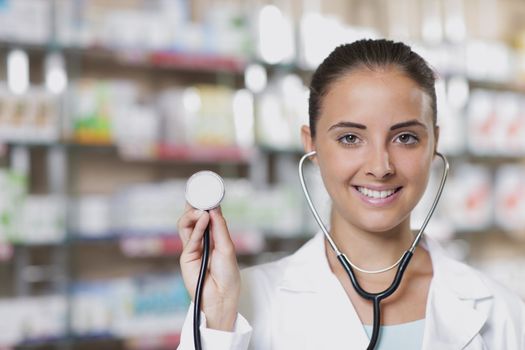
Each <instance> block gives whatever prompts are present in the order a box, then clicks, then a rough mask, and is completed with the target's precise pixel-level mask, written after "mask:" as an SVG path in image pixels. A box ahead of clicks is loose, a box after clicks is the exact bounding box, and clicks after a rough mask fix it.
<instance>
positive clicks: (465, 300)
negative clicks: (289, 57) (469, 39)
mask: <svg viewBox="0 0 525 350" xmlns="http://www.w3.org/2000/svg"><path fill="white" fill-rule="evenodd" d="M434 82H435V77H434V73H433V71H432V70H431V69H430V68H429V67H428V65H427V64H426V62H425V61H424V60H423V59H422V58H421V57H420V56H418V55H417V54H416V53H414V52H413V51H411V49H410V48H409V47H408V46H406V45H404V44H402V43H396V42H392V41H387V40H361V41H357V42H354V43H352V44H347V45H342V46H339V47H337V48H336V49H335V50H334V51H333V52H332V53H331V54H330V55H329V56H328V57H327V58H326V59H325V61H324V62H323V63H322V64H321V65H320V66H319V68H318V69H317V70H316V72H315V73H314V75H313V77H312V82H311V86H310V100H309V114H310V126H309V127H307V126H303V128H302V130H301V134H302V139H303V143H304V148H305V151H306V152H310V151H313V150H315V151H316V152H317V153H316V155H315V156H314V157H313V161H314V162H315V163H316V164H317V165H318V167H319V169H320V172H321V176H322V179H323V182H324V185H325V187H326V189H327V191H328V193H329V195H330V197H331V199H332V210H331V215H330V222H329V227H330V234H331V236H332V237H333V240H334V241H335V243H336V244H337V246H338V247H339V249H340V250H341V251H342V252H343V253H345V254H346V256H347V257H348V258H349V259H350V260H351V261H352V262H353V263H354V264H355V265H357V266H359V267H361V268H363V269H367V270H378V269H382V268H384V267H385V266H390V265H392V263H394V262H395V261H397V260H398V259H399V257H400V256H401V255H402V254H403V252H404V251H406V250H407V249H408V248H409V247H410V245H411V243H412V240H413V238H414V236H413V233H412V232H411V230H410V213H411V211H412V209H413V208H414V207H415V206H416V204H417V203H418V201H419V200H420V198H421V197H422V195H423V193H424V191H425V188H426V186H427V182H428V178H429V174H430V166H431V163H432V161H433V159H434V158H435V153H436V148H437V142H438V138H439V127H438V126H437V123H436V116H437V110H436V94H435V88H434ZM208 223H210V224H211V236H212V240H213V250H212V254H211V258H210V270H209V272H208V275H207V277H206V281H205V285H204V292H203V297H202V298H203V299H202V300H203V304H202V310H203V314H204V316H203V322H202V323H201V328H200V329H201V335H202V339H203V344H204V346H203V348H204V349H235V350H241V349H254V350H263V349H264V350H267V349H274V350H281V349H283V350H291V349H365V348H366V347H367V345H368V343H369V337H370V326H369V325H370V324H371V323H372V315H373V313H372V305H371V303H370V302H368V301H366V300H364V299H362V298H361V297H360V296H359V295H358V294H357V293H356V291H355V290H354V288H353V287H352V285H351V283H350V280H349V278H348V275H347V274H346V272H345V271H344V270H343V268H342V266H341V264H340V263H339V261H338V260H337V258H336V256H335V254H334V252H333V251H332V249H330V247H329V246H328V245H327V244H326V243H327V242H326V241H325V239H324V236H323V235H322V234H321V233H319V234H317V235H316V236H315V237H314V238H312V239H311V240H310V241H309V242H308V243H306V244H305V245H304V246H303V247H302V248H300V249H299V250H298V251H297V252H296V253H294V254H293V255H291V256H289V257H286V258H284V259H281V260H279V261H276V262H272V263H269V264H265V265H262V266H257V267H252V268H249V269H247V270H244V271H243V276H242V287H241V276H240V272H239V269H238V266H237V262H236V258H235V251H234V246H233V243H232V241H231V239H230V235H229V233H228V229H227V226H226V223H225V220H224V218H223V217H222V215H221V212H220V209H215V210H212V211H211V212H210V213H209V214H208V213H207V212H201V211H198V210H195V209H192V208H190V207H187V210H186V212H185V213H184V214H183V216H182V217H181V218H180V221H179V230H180V235H181V238H182V240H183V244H184V250H183V252H182V254H181V258H180V263H181V269H182V275H183V278H184V281H185V284H186V287H187V289H188V291H189V293H190V295H191V296H192V299H193V296H194V291H195V286H196V281H197V278H198V274H199V267H200V259H201V255H202V244H201V240H202V236H203V232H204V229H205V227H206V226H207V224H208ZM395 271H396V270H395V269H393V270H389V271H387V272H385V273H380V274H367V273H361V272H359V271H357V278H358V280H359V282H360V284H361V285H362V286H363V288H364V289H365V290H367V291H370V292H378V291H381V290H384V289H385V288H387V287H388V286H389V285H390V284H391V282H392V279H393V277H394V275H395ZM191 309H192V308H190V310H191ZM382 310H383V313H382V317H381V324H382V331H381V335H380V339H379V344H378V346H377V349H422V348H423V349H525V306H524V304H523V302H522V301H521V300H520V299H519V298H518V297H516V296H515V295H512V294H511V293H509V292H508V291H506V290H505V289H503V288H502V287H500V286H499V285H498V284H496V283H494V282H493V281H491V280H489V279H487V278H486V277H484V276H482V275H481V274H479V273H478V272H476V271H475V270H473V269H471V268H469V267H467V266H465V265H464V264H462V263H459V262H456V261H453V260H451V259H450V258H448V257H447V256H446V255H445V254H444V253H443V252H442V250H441V249H440V248H439V247H438V246H437V245H436V243H435V242H433V241H432V240H430V239H429V238H428V237H424V238H423V240H422V241H421V243H420V244H419V246H418V248H417V249H416V251H415V254H414V256H413V257H412V260H411V263H410V264H409V266H408V268H407V270H406V272H405V275H404V278H403V280H402V282H401V285H400V287H399V289H398V290H397V291H396V292H395V293H394V294H393V295H391V296H390V297H389V298H387V299H385V300H384V301H383V302H382ZM179 349H193V339H192V315H191V312H189V314H188V317H187V320H186V323H185V326H184V328H183V332H182V337H181V344H180V347H179Z"/></svg>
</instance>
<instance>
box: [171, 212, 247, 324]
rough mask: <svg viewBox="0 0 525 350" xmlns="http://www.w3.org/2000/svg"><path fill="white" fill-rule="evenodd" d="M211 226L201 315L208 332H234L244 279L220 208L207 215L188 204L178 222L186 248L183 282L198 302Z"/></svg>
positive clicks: (183, 261) (182, 258) (183, 255)
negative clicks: (204, 245) (204, 246)
mask: <svg viewBox="0 0 525 350" xmlns="http://www.w3.org/2000/svg"><path fill="white" fill-rule="evenodd" d="M208 223H210V254H209V261H208V271H207V272H206V278H205V280H204V286H203V291H202V299H201V306H202V311H203V312H204V314H205V315H206V320H207V326H208V327H209V328H213V329H219V330H224V331H231V330H233V325H234V323H235V319H236V316H237V310H238V305H239V295H240V289H241V278H240V272H239V266H238V265H237V259H236V256H235V247H234V245H233V241H232V239H231V237H230V233H229V232H228V227H227V226H226V221H225V220H224V217H223V216H222V212H221V210H220V208H215V209H212V210H210V212H209V213H208V212H206V211H202V210H198V209H194V208H192V207H191V206H190V205H189V204H186V209H185V212H184V214H183V215H182V216H181V218H180V219H179V221H178V230H179V235H180V237H181V239H182V246H183V250H182V254H181V256H180V267H181V271H182V278H183V279H184V284H185V286H186V289H187V290H188V293H189V294H190V296H191V299H192V301H193V302H195V289H196V287H197V281H198V279H199V272H200V267H201V261H202V256H203V237H204V231H205V229H206V227H207V225H208Z"/></svg>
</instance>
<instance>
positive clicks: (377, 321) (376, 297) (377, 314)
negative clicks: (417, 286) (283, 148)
mask: <svg viewBox="0 0 525 350" xmlns="http://www.w3.org/2000/svg"><path fill="white" fill-rule="evenodd" d="M315 154H316V152H315V151H312V152H309V153H306V154H305V155H304V156H303V157H302V158H301V160H300V161H299V178H300V180H301V187H302V189H303V193H304V196H305V197H306V201H307V202H308V206H309V208H310V210H311V212H312V214H313V216H314V218H315V221H317V224H318V225H319V227H320V228H321V231H323V233H324V235H325V237H326V239H327V241H328V243H329V244H330V246H331V247H332V249H333V250H334V252H335V254H336V255H337V260H339V262H340V263H341V265H342V266H343V268H344V270H345V271H346V273H347V274H348V277H349V278H350V281H351V282H352V285H353V286H354V288H355V290H356V292H357V293H358V294H359V295H360V296H361V297H362V298H364V299H367V300H370V301H372V303H373V313H374V320H373V330H372V336H371V338H370V343H369V344H368V347H367V350H373V349H374V348H375V346H376V344H377V340H378V339H379V331H380V327H381V301H382V300H383V299H385V298H388V297H389V296H390V295H392V294H393V293H394V292H395V291H396V290H397V288H398V287H399V285H400V283H401V280H402V279H403V274H404V273H405V270H406V268H407V266H408V264H409V262H410V259H411V258H412V255H413V254H414V251H415V250H416V247H417V245H418V243H419V240H420V239H421V236H422V234H423V232H424V230H425V228H426V227H427V224H428V222H429V221H430V218H431V217H432V215H433V214H434V211H435V210H436V207H437V204H438V202H439V199H440V197H441V194H442V193H443V188H444V187H445V182H446V180H447V176H448V171H449V163H448V160H447V158H446V157H445V156H444V155H442V154H441V153H438V152H436V153H435V154H436V155H437V156H438V157H440V158H441V160H442V161H443V165H444V167H443V175H442V177H441V182H440V184H439V187H438V191H437V195H436V197H435V198H434V202H433V203H432V206H431V207H430V211H429V212H428V214H427V216H426V218H425V221H424V222H423V225H421V228H420V229H419V231H418V233H417V235H416V237H415V238H414V241H413V242H412V245H411V246H410V249H408V250H407V251H406V252H405V253H404V254H403V255H402V256H401V258H399V260H398V261H396V262H395V263H394V264H393V265H391V266H389V267H386V268H384V269H380V270H365V269H362V268H360V267H358V266H356V265H354V264H353V263H352V262H351V261H350V260H349V259H348V258H347V257H346V255H345V254H344V253H341V251H340V250H339V249H338V248H337V245H336V244H335V242H334V241H333V239H332V237H331V236H330V233H329V232H328V230H327V229H326V227H325V225H324V224H323V221H322V220H321V218H320V216H319V214H318V213H317V210H316V209H315V206H314V204H313V202H312V199H311V198H310V193H309V192H308V188H307V186H306V182H305V180H304V173H303V165H304V161H305V160H306V159H307V158H310V157H311V156H313V155H315ZM396 266H398V268H397V272H396V275H395V277H394V280H393V281H392V284H391V285H390V286H389V287H388V288H386V289H385V290H384V291H382V292H379V293H370V292H367V291H366V290H364V289H363V288H362V287H361V285H360V284H359V281H358V280H357V278H356V276H355V272H354V269H355V270H358V271H360V272H363V273H368V274H377V273H382V272H386V271H389V270H392V269H393V268H395V267H396Z"/></svg>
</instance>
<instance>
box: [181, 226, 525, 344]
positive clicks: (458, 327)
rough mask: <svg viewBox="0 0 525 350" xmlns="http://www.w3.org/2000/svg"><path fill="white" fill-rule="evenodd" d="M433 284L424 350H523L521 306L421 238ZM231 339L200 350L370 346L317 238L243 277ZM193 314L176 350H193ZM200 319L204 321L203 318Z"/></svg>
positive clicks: (213, 335)
mask: <svg viewBox="0 0 525 350" xmlns="http://www.w3.org/2000/svg"><path fill="white" fill-rule="evenodd" d="M421 246H423V247H424V248H426V249H428V251H429V253H430V256H431V259H432V265H433V272H434V275H433V278H432V282H431V285H430V290H429V295H428V301H427V306H426V315H425V318H426V321H425V331H424V336H423V349H436V350H448V349H450V350H459V349H468V350H474V349H476V350H478V349H480V350H481V349H483V350H488V349H490V350H524V349H525V304H524V303H523V301H522V300H520V299H519V298H518V297H517V296H516V295H514V294H512V293H510V292H509V291H507V290H506V289H505V288H503V287H501V286H500V285H499V284H497V283H495V282H494V281H492V280H490V279H489V278H487V277H485V276H483V275H482V274H480V273H479V272H477V271H476V270H474V269H472V268H470V267H468V266H466V265H465V264H463V263H460V262H457V261H455V260H452V259H451V258H449V257H447V256H446V255H445V253H444V251H443V249H442V248H441V247H440V246H439V245H438V244H437V243H436V242H435V241H433V240H431V239H429V238H428V237H425V238H424V239H423V240H422V241H421V243H420V248H418V249H421ZM242 285H243V287H242V294H241V305H240V310H239V313H240V314H239V315H238V316H237V322H236V325H235V330H234V331H233V332H221V331H216V330H211V329H207V328H206V320H205V318H204V317H203V321H202V322H201V336H202V339H203V349H205V350H246V349H251V350H295V349H297V350H309V349H316V350H319V349H331V350H338V349H357V350H362V349H366V347H367V345H368V342H369V339H368V337H367V334H366V332H365V330H364V328H363V325H362V323H361V321H360V319H359V318H358V315H357V313H356V311H355V309H354V307H353V305H352V303H351V301H350V299H349V298H348V296H347V294H346V292H345V291H344V289H343V287H342V286H341V285H340V283H339V281H338V280H337V278H336V277H335V275H334V274H333V273H332V272H331V270H330V267H329V265H328V260H327V258H326V255H325V250H324V236H323V235H322V233H318V234H317V235H316V236H315V237H314V238H312V239H311V240H310V241H309V242H307V243H306V244H305V245H304V246H303V247H302V248H300V249H299V250H298V251H297V252H296V253H294V254H293V255H290V256H288V257H286V258H283V259H281V260H278V261H276V262H272V263H268V264H264V265H260V266H255V267H251V268H248V269H246V270H243V272H242ZM192 310H193V305H192V306H191V307H190V309H189V312H188V316H187V318H186V321H185V324H184V327H183V330H182V334H181V343H180V346H179V350H189V349H194V347H193V330H192V322H193V317H192ZM201 315H203V314H201Z"/></svg>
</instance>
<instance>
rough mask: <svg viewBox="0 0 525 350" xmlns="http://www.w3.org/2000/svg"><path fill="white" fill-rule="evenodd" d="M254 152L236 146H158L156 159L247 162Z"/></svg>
mask: <svg viewBox="0 0 525 350" xmlns="http://www.w3.org/2000/svg"><path fill="white" fill-rule="evenodd" d="M254 152H255V150H254V149H251V148H241V147H237V146H174V145H168V144H164V145H159V146H158V147H157V159H159V160H164V161H169V160H185V161H189V160H191V161H200V162H210V161H212V162H226V161H227V162H249V161H250V159H251V157H252V156H253V155H254Z"/></svg>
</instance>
